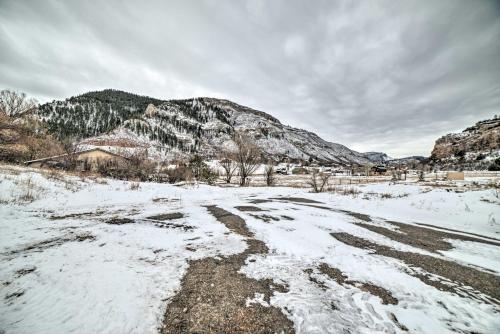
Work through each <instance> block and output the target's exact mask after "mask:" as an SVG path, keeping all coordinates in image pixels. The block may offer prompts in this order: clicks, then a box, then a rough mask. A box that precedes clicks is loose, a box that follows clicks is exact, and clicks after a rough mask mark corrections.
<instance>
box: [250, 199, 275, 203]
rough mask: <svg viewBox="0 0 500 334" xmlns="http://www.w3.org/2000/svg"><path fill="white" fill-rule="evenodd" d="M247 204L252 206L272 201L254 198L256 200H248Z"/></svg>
mask: <svg viewBox="0 0 500 334" xmlns="http://www.w3.org/2000/svg"><path fill="white" fill-rule="evenodd" d="M248 202H249V203H252V204H262V203H270V202H272V200H270V199H262V198H256V199H252V200H249V201H248Z"/></svg>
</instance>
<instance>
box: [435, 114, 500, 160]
mask: <svg viewBox="0 0 500 334" xmlns="http://www.w3.org/2000/svg"><path fill="white" fill-rule="evenodd" d="M499 156H500V118H494V119H489V120H485V121H481V122H477V123H476V124H475V125H474V126H471V127H469V128H467V129H465V130H464V131H462V132H460V133H452V134H448V135H445V136H443V137H441V138H439V139H438V140H437V141H436V143H435V145H434V149H433V150H432V154H431V160H432V161H435V162H436V163H438V164H441V165H448V166H453V165H457V166H460V167H465V168H486V167H488V165H489V164H491V163H492V161H494V160H495V159H497V158H498V157H499Z"/></svg>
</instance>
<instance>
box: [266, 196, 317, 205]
mask: <svg viewBox="0 0 500 334" xmlns="http://www.w3.org/2000/svg"><path fill="white" fill-rule="evenodd" d="M269 199H270V200H278V201H287V202H295V203H309V204H324V203H323V202H318V201H315V200H313V199H309V198H303V197H271V198H269Z"/></svg>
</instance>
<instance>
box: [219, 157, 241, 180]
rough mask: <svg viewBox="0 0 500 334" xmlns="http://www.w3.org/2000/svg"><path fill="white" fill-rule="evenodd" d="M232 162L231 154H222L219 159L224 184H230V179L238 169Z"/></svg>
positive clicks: (233, 158)
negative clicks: (222, 170)
mask: <svg viewBox="0 0 500 334" xmlns="http://www.w3.org/2000/svg"><path fill="white" fill-rule="evenodd" d="M234 160H235V157H234V153H233V152H231V151H224V152H222V155H221V157H220V165H221V166H222V169H224V181H226V183H231V179H232V178H233V175H234V173H235V172H236V169H237V168H238V165H237V164H236V162H235V161H234Z"/></svg>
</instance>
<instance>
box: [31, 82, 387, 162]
mask: <svg viewBox="0 0 500 334" xmlns="http://www.w3.org/2000/svg"><path fill="white" fill-rule="evenodd" d="M37 116H38V117H39V119H40V120H41V121H43V122H45V123H46V125H47V127H48V129H49V131H51V132H52V133H53V134H54V135H56V136H58V137H59V138H60V139H62V138H66V137H74V138H79V139H80V145H82V146H108V147H109V148H114V149H121V150H123V151H129V152H130V151H133V150H137V149H143V150H146V151H147V153H148V155H149V156H150V157H155V158H159V159H166V158H173V157H183V156H186V155H188V154H192V153H195V152H197V153H199V154H201V155H203V156H206V157H216V156H217V154H218V153H220V152H221V151H222V150H223V149H224V148H227V147H230V146H231V145H232V140H231V138H232V136H233V135H234V133H235V132H237V131H238V132H240V131H242V132H244V133H246V134H247V135H249V136H250V137H251V138H252V139H253V140H254V141H255V143H256V144H257V145H258V146H259V147H260V148H261V149H262V151H263V152H264V155H266V156H267V157H269V158H273V159H274V160H282V159H284V158H288V159H292V160H314V161H318V162H328V163H338V164H352V163H356V164H365V163H369V162H370V161H371V160H370V158H369V157H370V156H371V155H365V154H362V153H359V152H356V151H353V150H351V149H349V148H347V147H346V146H344V145H341V144H336V143H331V142H328V141H325V140H323V139H322V138H320V137H319V136H317V135H316V134H314V133H312V132H309V131H306V130H302V129H297V128H294V127H291V126H287V125H284V124H282V123H281V122H280V121H279V120H278V119H276V118H275V117H273V116H271V115H269V114H267V113H264V112H262V111H258V110H254V109H252V108H249V107H245V106H242V105H239V104H236V103H234V102H231V101H228V100H223V99H215V98H207V97H200V98H192V99H184V100H159V99H155V98H151V97H146V96H139V95H135V94H131V93H127V92H122V91H117V90H110V89H108V90H103V91H97V92H89V93H86V94H82V95H79V96H76V97H71V98H69V99H66V100H65V101H53V102H50V103H46V104H44V105H41V106H40V107H39V109H38V111H37ZM381 154H382V155H383V153H381Z"/></svg>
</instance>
